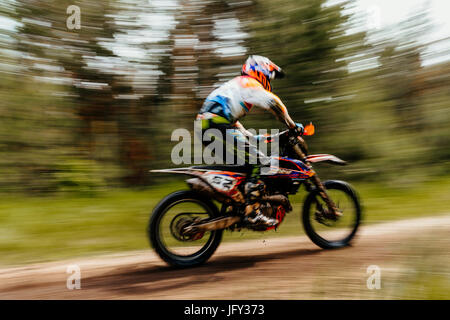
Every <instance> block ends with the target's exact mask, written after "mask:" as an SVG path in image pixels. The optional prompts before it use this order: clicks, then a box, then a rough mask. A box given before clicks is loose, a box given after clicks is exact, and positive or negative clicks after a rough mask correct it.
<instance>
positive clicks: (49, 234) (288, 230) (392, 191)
mask: <svg viewBox="0 0 450 320" xmlns="http://www.w3.org/2000/svg"><path fill="white" fill-rule="evenodd" d="M354 186H355V188H356V189H357V190H358V192H359V195H360V198H361V200H362V203H363V206H364V217H365V219H364V221H365V223H375V222H382V221H389V220H394V219H403V218H410V217H419V216H430V215H437V214H445V213H448V207H449V202H450V197H449V195H448V190H449V187H450V178H442V179H440V180H435V181H429V182H426V183H422V184H420V185H419V184H417V185H414V186H407V187H398V186H387V185H382V184H380V183H378V184H368V183H355V184H354ZM185 188H186V186H185V184H184V182H183V181H182V180H181V179H180V182H176V183H169V184H166V185H164V186H157V187H156V186H155V187H152V188H149V189H146V190H140V191H136V190H116V191H111V192H103V193H101V194H98V195H96V196H93V197H75V196H58V197H54V198H38V197H25V196H9V197H6V196H2V198H0V199H1V200H0V257H1V260H0V265H3V266H5V265H21V264H27V263H32V262H43V261H51V260H57V259H64V258H73V257H79V256H85V255H94V254H104V253H112V252H120V251H127V250H140V249H148V248H149V245H148V241H147V237H146V227H147V222H148V219H149V215H150V212H151V210H152V209H153V207H154V206H155V205H156V204H157V203H158V201H159V200H161V199H162V198H163V197H164V196H165V195H167V194H168V193H170V192H173V191H175V190H179V189H185ZM304 196H305V193H304V192H300V193H299V194H298V195H296V196H294V197H292V199H291V201H292V203H293V207H294V211H293V212H291V213H289V214H288V216H287V217H286V219H285V221H284V222H283V224H282V225H281V226H280V228H279V230H278V231H275V232H274V231H270V232H264V233H256V232H251V231H246V232H244V233H237V232H234V233H231V232H226V233H225V241H236V240H240V239H251V238H252V239H261V240H264V239H267V238H268V237H276V236H289V235H298V234H301V233H302V232H303V230H302V226H301V223H300V212H301V205H302V201H303V199H304Z"/></svg>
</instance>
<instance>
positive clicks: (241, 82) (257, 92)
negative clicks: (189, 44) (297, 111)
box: [197, 76, 293, 127]
mask: <svg viewBox="0 0 450 320" xmlns="http://www.w3.org/2000/svg"><path fill="white" fill-rule="evenodd" d="M253 106H257V107H261V108H264V109H266V110H271V111H272V112H274V113H275V114H276V115H277V116H278V118H279V119H280V120H282V121H283V122H285V123H286V125H288V126H289V127H292V125H293V122H292V120H291V119H290V117H289V115H288V113H287V109H286V107H285V106H284V104H283V103H282V102H281V100H280V98H278V97H277V96H276V95H274V94H273V93H272V92H270V91H267V90H266V89H264V87H263V85H262V84H261V83H260V82H258V81H257V80H255V79H253V78H251V77H249V76H239V77H236V78H234V79H232V80H230V81H228V82H226V83H225V84H223V85H222V86H220V87H219V88H217V89H216V90H214V91H213V92H211V94H210V95H209V96H208V97H207V98H206V100H205V103H204V104H203V107H202V108H201V109H200V112H199V116H198V117H197V118H198V119H201V118H204V117H205V116H206V117H210V116H214V115H217V116H220V117H223V118H225V119H227V120H228V121H229V122H230V123H232V124H234V123H236V121H238V120H239V119H240V118H242V117H243V116H245V115H246V114H247V113H248V112H249V111H250V109H251V108H252V107H253Z"/></svg>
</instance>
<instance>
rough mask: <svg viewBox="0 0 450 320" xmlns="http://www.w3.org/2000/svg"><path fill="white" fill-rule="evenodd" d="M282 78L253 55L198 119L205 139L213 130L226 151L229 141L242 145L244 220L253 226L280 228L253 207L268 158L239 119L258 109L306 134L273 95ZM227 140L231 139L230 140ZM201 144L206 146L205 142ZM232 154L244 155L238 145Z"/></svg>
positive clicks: (208, 101) (264, 60) (275, 68)
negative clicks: (245, 169) (246, 168)
mask: <svg viewBox="0 0 450 320" xmlns="http://www.w3.org/2000/svg"><path fill="white" fill-rule="evenodd" d="M283 76H284V72H283V71H282V70H281V68H280V67H278V66H277V65H276V64H274V63H273V62H272V61H270V60H269V59H268V58H266V57H262V56H258V55H252V56H250V57H248V59H247V60H246V62H245V63H244V65H243V66H242V71H241V76H238V77H235V78H234V79H232V80H230V81H228V82H226V83H224V84H223V85H222V86H220V87H219V88H217V89H215V90H214V91H213V92H211V93H210V94H209V96H208V97H207V98H206V100H205V102H204V104H203V106H202V108H201V109H200V111H199V113H198V115H197V118H196V120H197V121H201V127H202V135H203V134H204V133H208V131H207V130H208V129H211V128H213V129H218V130H219V131H220V132H221V134H222V139H221V142H222V143H223V145H224V146H225V149H226V150H228V151H229V150H230V146H229V145H227V142H228V141H233V143H236V142H238V141H239V143H240V145H241V146H243V147H244V149H245V152H244V154H245V158H244V159H243V161H244V162H245V165H246V166H249V168H250V170H249V174H248V179H247V182H246V184H245V187H244V192H245V194H244V196H245V199H246V208H245V218H246V220H247V221H248V222H250V223H251V224H255V225H263V226H267V227H271V226H274V225H276V224H278V220H277V219H273V218H270V217H267V216H265V215H264V214H262V213H261V211H260V210H259V209H258V206H255V205H254V203H255V195H256V197H257V196H258V195H260V191H262V190H263V183H262V182H261V181H258V176H259V174H260V163H261V159H264V158H265V159H267V156H266V155H264V154H263V153H262V152H260V151H259V150H258V148H257V147H256V146H254V145H253V144H251V143H250V138H251V137H253V138H254V139H261V138H263V137H262V136H253V135H252V134H251V133H250V132H249V131H248V130H246V129H245V128H244V126H243V125H242V124H241V123H240V122H239V119H240V118H242V117H243V116H245V115H246V114H247V113H248V112H249V111H250V109H251V108H252V107H253V106H258V107H261V108H263V109H266V110H270V111H271V112H272V113H273V114H274V115H275V116H276V117H277V118H278V119H279V120H280V121H281V122H283V123H284V124H285V125H286V126H287V127H288V128H290V129H296V130H299V131H303V126H302V125H301V124H299V123H295V122H294V121H293V120H292V119H291V117H290V116H289V114H288V111H287V109H286V107H285V105H284V104H283V102H281V100H280V98H279V97H278V96H276V95H275V94H273V93H272V86H271V84H270V81H271V80H272V79H276V78H282V77H283ZM230 136H231V137H230ZM226 137H229V138H231V139H230V140H228V139H226ZM215 138H217V139H219V138H218V137H215ZM202 141H203V143H204V144H205V145H206V143H205V139H202ZM231 150H234V154H235V156H237V157H239V156H240V155H241V156H242V153H239V152H237V151H238V150H237V149H236V147H235V144H233V146H231ZM251 155H256V157H257V158H258V161H259V164H256V165H255V164H254V163H255V162H254V161H250V159H251ZM250 163H253V164H250Z"/></svg>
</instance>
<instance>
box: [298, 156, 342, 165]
mask: <svg viewBox="0 0 450 320" xmlns="http://www.w3.org/2000/svg"><path fill="white" fill-rule="evenodd" d="M306 160H307V161H309V162H311V163H316V162H328V163H331V164H336V165H340V166H345V165H346V164H347V162H346V161H344V160H342V159H339V158H338V157H336V156H333V155H332V154H312V155H309V156H307V157H306Z"/></svg>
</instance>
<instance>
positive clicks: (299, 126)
mask: <svg viewBox="0 0 450 320" xmlns="http://www.w3.org/2000/svg"><path fill="white" fill-rule="evenodd" d="M295 130H296V131H297V132H298V133H299V134H300V135H302V134H303V132H304V131H305V128H304V127H303V125H302V124H301V123H299V122H296V123H295Z"/></svg>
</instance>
